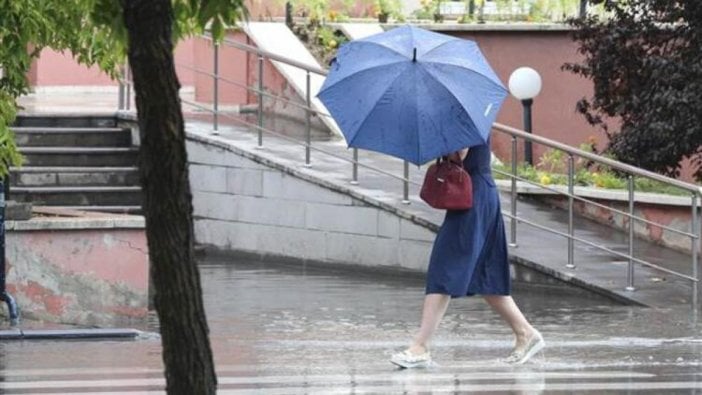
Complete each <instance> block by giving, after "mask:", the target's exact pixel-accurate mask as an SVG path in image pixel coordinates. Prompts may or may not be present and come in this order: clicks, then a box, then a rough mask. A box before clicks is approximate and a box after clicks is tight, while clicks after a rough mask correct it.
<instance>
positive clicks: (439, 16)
mask: <svg viewBox="0 0 702 395" xmlns="http://www.w3.org/2000/svg"><path fill="white" fill-rule="evenodd" d="M435 3H436V9H435V10H434V22H436V23H441V22H443V21H444V15H443V14H442V13H441V0H436V2H435Z"/></svg>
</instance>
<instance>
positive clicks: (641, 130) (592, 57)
mask: <svg viewBox="0 0 702 395" xmlns="http://www.w3.org/2000/svg"><path fill="white" fill-rule="evenodd" d="M593 2H594V3H603V0H596V1H593ZM603 7H604V9H605V10H606V11H607V12H609V13H610V17H609V18H608V19H601V18H600V17H599V16H597V15H590V16H588V17H587V18H584V19H572V20H570V24H571V25H572V26H573V27H575V28H576V30H575V31H574V33H573V37H574V39H575V40H576V41H577V42H578V44H579V46H580V48H579V52H580V53H581V54H582V55H584V60H583V62H582V63H568V64H566V65H564V69H566V70H569V71H571V72H573V73H575V74H578V75H581V76H583V77H586V78H588V79H591V80H592V82H593V84H594V95H593V97H592V98H589V99H583V100H581V101H580V102H579V103H578V106H577V109H578V111H579V112H581V113H582V114H583V115H584V116H585V118H586V119H587V121H588V122H589V123H590V124H592V125H595V126H598V127H600V128H601V129H602V130H603V131H604V132H605V133H606V134H607V136H608V137H609V140H610V144H609V147H608V149H609V150H610V151H611V152H612V153H613V154H614V155H615V156H616V158H617V159H618V160H621V161H623V162H626V163H630V164H632V165H634V166H638V167H642V168H645V169H648V170H651V171H655V172H659V173H661V174H665V175H668V176H672V177H677V176H679V174H680V167H681V161H682V160H683V159H686V158H690V159H692V163H693V166H694V167H695V178H696V179H697V180H698V181H702V127H700V125H702V111H700V110H699V109H700V108H702V95H700V92H701V91H702V50H701V49H700V42H702V24H700V21H702V3H701V2H700V0H628V1H617V2H613V1H606V2H604V5H603ZM608 119H614V120H618V121H619V128H618V130H610V128H609V127H608V125H609V124H611V123H608Z"/></svg>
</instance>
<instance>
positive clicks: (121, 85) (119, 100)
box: [117, 66, 127, 111]
mask: <svg viewBox="0 0 702 395" xmlns="http://www.w3.org/2000/svg"><path fill="white" fill-rule="evenodd" d="M119 74H120V78H119V91H118V92H119V96H118V98H117V109H118V110H120V111H121V110H124V109H125V105H124V98H125V96H126V94H127V93H126V89H127V87H126V86H125V84H124V80H125V77H126V76H125V74H124V66H121V67H120V68H119Z"/></svg>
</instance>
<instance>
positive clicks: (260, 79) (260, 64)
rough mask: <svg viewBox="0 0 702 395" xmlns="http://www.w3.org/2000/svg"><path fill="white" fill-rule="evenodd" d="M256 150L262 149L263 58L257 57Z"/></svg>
mask: <svg viewBox="0 0 702 395" xmlns="http://www.w3.org/2000/svg"><path fill="white" fill-rule="evenodd" d="M258 148H263V56H259V57H258Z"/></svg>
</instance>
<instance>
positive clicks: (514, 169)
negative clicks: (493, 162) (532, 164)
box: [509, 136, 517, 247]
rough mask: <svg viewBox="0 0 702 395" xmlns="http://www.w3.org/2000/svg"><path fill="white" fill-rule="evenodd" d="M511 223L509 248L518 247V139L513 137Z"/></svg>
mask: <svg viewBox="0 0 702 395" xmlns="http://www.w3.org/2000/svg"><path fill="white" fill-rule="evenodd" d="M510 197H511V207H510V214H512V218H510V221H509V246H510V247H516V246H517V138H516V137H514V136H512V190H511V195H510Z"/></svg>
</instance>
